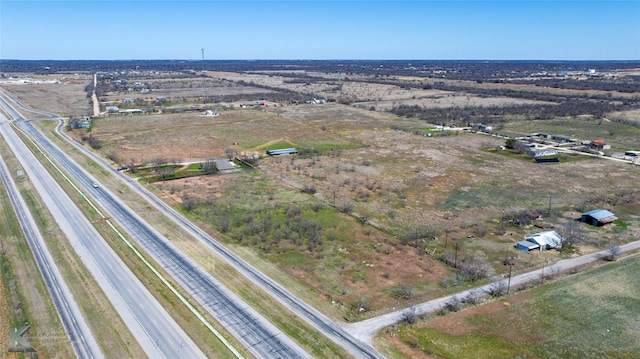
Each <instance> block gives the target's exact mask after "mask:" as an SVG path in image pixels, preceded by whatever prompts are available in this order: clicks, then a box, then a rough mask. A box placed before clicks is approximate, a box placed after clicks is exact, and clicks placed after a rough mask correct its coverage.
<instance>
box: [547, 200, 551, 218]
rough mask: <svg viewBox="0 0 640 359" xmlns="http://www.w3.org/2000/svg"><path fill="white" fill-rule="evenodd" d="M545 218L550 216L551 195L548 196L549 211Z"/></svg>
mask: <svg viewBox="0 0 640 359" xmlns="http://www.w3.org/2000/svg"><path fill="white" fill-rule="evenodd" d="M547 216H551V195H549V209H548V210H547Z"/></svg>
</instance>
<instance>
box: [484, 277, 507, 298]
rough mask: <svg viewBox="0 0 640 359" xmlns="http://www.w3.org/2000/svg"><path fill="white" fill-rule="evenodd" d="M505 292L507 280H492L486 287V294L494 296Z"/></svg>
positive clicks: (499, 295)
mask: <svg viewBox="0 0 640 359" xmlns="http://www.w3.org/2000/svg"><path fill="white" fill-rule="evenodd" d="M506 293H507V282H505V281H504V280H501V281H497V282H493V283H492V284H491V285H490V286H489V288H488V289H487V294H489V295H490V296H492V297H494V298H497V297H501V296H503V295H505V294H506Z"/></svg>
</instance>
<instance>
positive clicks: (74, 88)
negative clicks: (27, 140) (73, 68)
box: [2, 75, 91, 118]
mask: <svg viewBox="0 0 640 359" xmlns="http://www.w3.org/2000/svg"><path fill="white" fill-rule="evenodd" d="M37 78H42V79H44V80H54V79H55V80H60V83H58V84H54V83H51V84H29V83H27V84H13V85H2V87H3V88H4V89H6V90H7V91H9V92H10V93H11V94H13V95H14V96H15V97H16V98H18V99H19V100H20V101H21V102H23V103H24V104H28V105H31V106H32V107H34V108H36V109H39V110H43V111H49V112H53V113H56V114H58V115H59V116H62V117H68V116H88V115H90V114H91V105H90V103H89V99H87V98H86V93H85V92H84V88H85V86H86V85H87V84H88V83H89V82H90V79H89V77H88V76H83V75H78V76H71V77H63V76H38V77H37ZM25 115H27V116H33V118H38V117H40V115H33V114H29V113H25Z"/></svg>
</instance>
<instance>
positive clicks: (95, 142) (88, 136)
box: [80, 132, 102, 150]
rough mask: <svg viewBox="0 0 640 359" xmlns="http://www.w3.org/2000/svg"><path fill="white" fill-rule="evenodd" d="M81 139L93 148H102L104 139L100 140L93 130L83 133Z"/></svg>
mask: <svg viewBox="0 0 640 359" xmlns="http://www.w3.org/2000/svg"><path fill="white" fill-rule="evenodd" d="M80 139H81V140H82V142H85V143H86V144H88V145H89V146H91V148H93V149H94V150H99V149H100V148H102V141H100V140H99V139H98V137H97V136H95V135H94V134H93V132H85V133H83V134H82V136H80Z"/></svg>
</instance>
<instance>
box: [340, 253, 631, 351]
mask: <svg viewBox="0 0 640 359" xmlns="http://www.w3.org/2000/svg"><path fill="white" fill-rule="evenodd" d="M638 249H640V241H636V242H631V243H628V244H625V245H622V246H620V253H624V252H628V251H633V250H638ZM606 255H607V251H606V250H604V251H600V252H595V253H591V254H586V255H583V256H579V257H575V258H569V259H563V260H561V261H558V262H556V263H554V264H553V265H551V266H547V267H546V268H540V269H536V270H533V271H530V272H527V273H523V274H520V275H516V276H513V277H511V288H513V287H516V286H518V285H521V284H524V283H527V282H530V281H534V280H540V279H541V278H542V274H543V271H544V270H546V271H547V272H546V273H547V275H549V274H550V273H552V272H557V273H561V272H567V271H569V270H571V269H573V268H576V267H580V266H583V265H585V264H588V263H592V262H595V261H598V260H602V258H603V257H605V256H606ZM499 281H502V282H504V284H507V279H501V280H499ZM499 281H498V282H499ZM494 283H495V282H494ZM492 285H494V284H493V283H490V284H487V285H484V286H481V287H477V288H472V289H468V290H465V291H462V292H459V293H456V294H452V295H449V296H446V297H442V298H438V299H434V300H431V301H428V302H425V303H421V304H418V305H416V306H415V307H414V308H415V310H416V312H415V313H416V314H423V313H433V312H436V311H438V310H440V309H442V308H444V307H445V305H446V303H448V302H449V301H451V300H452V299H454V298H458V299H463V298H465V297H467V296H468V295H470V294H471V293H472V292H473V291H477V293H481V294H482V295H483V296H486V293H487V292H488V290H489V289H490V287H491V286H492ZM405 310H406V309H403V310H398V311H395V312H391V313H387V314H384V315H381V316H378V317H375V318H371V319H367V320H364V321H362V322H358V323H353V324H348V325H347V327H348V328H349V331H350V332H352V333H353V334H354V335H355V336H356V337H358V338H360V340H363V341H366V342H371V341H372V338H373V336H374V335H375V334H376V333H377V332H378V331H379V330H381V329H383V328H385V327H388V326H390V325H393V324H395V323H397V322H400V321H402V320H403V316H404V314H405Z"/></svg>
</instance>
